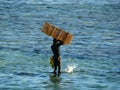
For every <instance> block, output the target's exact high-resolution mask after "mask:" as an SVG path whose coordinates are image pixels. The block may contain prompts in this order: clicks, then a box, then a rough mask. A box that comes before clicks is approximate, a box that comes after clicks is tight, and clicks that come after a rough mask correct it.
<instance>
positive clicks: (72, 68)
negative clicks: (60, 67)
mask: <svg viewBox="0 0 120 90" xmlns="http://www.w3.org/2000/svg"><path fill="white" fill-rule="evenodd" d="M76 68H77V64H70V65H67V69H66V72H68V73H72V72H73V71H74V70H75V69H76Z"/></svg>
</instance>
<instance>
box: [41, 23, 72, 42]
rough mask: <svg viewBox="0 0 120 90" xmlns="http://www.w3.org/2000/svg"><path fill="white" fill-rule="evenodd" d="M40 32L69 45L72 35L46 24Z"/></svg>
mask: <svg viewBox="0 0 120 90" xmlns="http://www.w3.org/2000/svg"><path fill="white" fill-rule="evenodd" d="M42 32H44V33H45V34H47V35H49V36H52V37H53V38H56V39H58V40H61V41H62V42H63V43H64V44H70V43H71V41H72V39H73V35H72V34H71V33H69V32H66V31H64V30H62V29H60V28H58V27H56V26H54V25H52V24H50V23H48V22H46V23H45V24H44V26H43V29H42Z"/></svg>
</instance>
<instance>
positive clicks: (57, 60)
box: [51, 38, 63, 76]
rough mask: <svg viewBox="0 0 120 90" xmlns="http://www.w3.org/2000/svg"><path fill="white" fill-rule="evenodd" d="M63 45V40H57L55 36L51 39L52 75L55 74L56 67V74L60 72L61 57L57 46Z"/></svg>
mask: <svg viewBox="0 0 120 90" xmlns="http://www.w3.org/2000/svg"><path fill="white" fill-rule="evenodd" d="M61 45H63V42H62V41H60V40H57V39H56V38H54V39H53V44H52V46H51V49H52V52H53V59H54V76H56V70H57V68H58V76H59V75H60V73H61V57H60V49H59V47H60V46H61Z"/></svg>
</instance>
